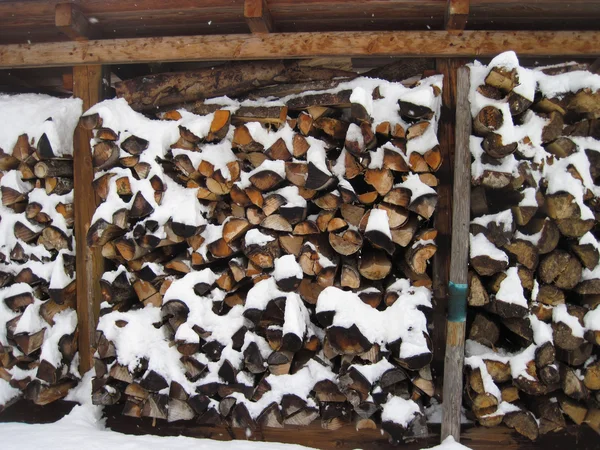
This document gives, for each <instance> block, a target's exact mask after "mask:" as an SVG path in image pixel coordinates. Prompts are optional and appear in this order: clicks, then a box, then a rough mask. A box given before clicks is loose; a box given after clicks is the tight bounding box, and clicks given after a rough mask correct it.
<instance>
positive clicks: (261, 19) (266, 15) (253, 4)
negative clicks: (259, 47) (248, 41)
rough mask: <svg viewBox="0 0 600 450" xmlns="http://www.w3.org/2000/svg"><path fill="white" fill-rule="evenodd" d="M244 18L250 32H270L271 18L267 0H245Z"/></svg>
mask: <svg viewBox="0 0 600 450" xmlns="http://www.w3.org/2000/svg"><path fill="white" fill-rule="evenodd" d="M244 19H246V23H247V24H248V27H249V28H250V31H251V32H252V33H271V32H272V31H273V18H272V17H271V12H270V11H269V5H267V0H245V1H244Z"/></svg>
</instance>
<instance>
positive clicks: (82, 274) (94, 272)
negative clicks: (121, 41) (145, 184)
mask: <svg viewBox="0 0 600 450" xmlns="http://www.w3.org/2000/svg"><path fill="white" fill-rule="evenodd" d="M102 74H103V70H102V66H99V65H94V66H76V67H73V95H74V96H75V97H79V98H81V99H82V100H83V110H84V111H86V110H87V109H88V108H90V107H91V106H92V105H94V104H96V103H98V102H99V101H100V100H102V91H103V76H102ZM91 138H92V134H91V132H90V131H88V130H86V129H84V128H83V127H82V126H81V125H78V126H77V129H76V130H75V137H74V140H73V146H74V152H73V164H74V184H75V186H74V191H75V204H74V207H75V239H76V242H77V253H76V256H77V263H76V271H77V318H78V321H79V341H78V345H79V355H80V357H81V361H80V364H79V370H80V372H81V374H83V373H85V372H87V371H88V370H89V369H90V368H91V367H92V355H93V354H94V352H93V350H92V347H93V346H94V345H95V338H94V336H95V332H96V331H95V330H96V321H97V320H98V313H99V311H100V301H101V300H100V299H101V293H100V284H99V280H100V277H101V276H102V272H103V262H104V261H103V259H102V254H101V252H100V249H96V248H94V249H93V248H90V247H88V246H87V243H86V235H87V231H88V229H89V227H90V222H91V220H92V216H93V215H94V211H95V210H96V194H95V193H94V189H93V188H92V181H93V180H94V169H93V167H92V153H91V149H90V139H91Z"/></svg>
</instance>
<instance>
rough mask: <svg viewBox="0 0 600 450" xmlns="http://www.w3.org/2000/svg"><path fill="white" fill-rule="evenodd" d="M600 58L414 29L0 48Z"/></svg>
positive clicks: (195, 54)
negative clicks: (511, 52)
mask: <svg viewBox="0 0 600 450" xmlns="http://www.w3.org/2000/svg"><path fill="white" fill-rule="evenodd" d="M506 50H514V51H515V52H517V53H518V54H519V56H541V55H545V56H564V57H566V56H584V55H585V56H596V55H600V32H597V31H588V32H578V31H562V32H544V31H515V32H500V31H497V32H496V31H489V32H487V31H463V32H460V33H457V32H447V31H414V32H393V31H392V32H332V33H294V34H281V33H271V34H255V35H248V34H242V35H214V36H188V37H185V36H183V37H182V36H179V37H158V38H137V39H107V40H100V41H99V40H95V41H81V42H54V43H41V44H35V43H34V44H12V45H3V46H0V68H5V69H7V68H17V67H51V66H66V65H80V64H127V63H134V62H137V63H141V62H153V61H160V62H173V61H202V60H245V59H280V58H307V57H320V56H433V57H461V56H465V57H473V56H480V57H485V56H494V55H496V54H498V53H501V52H503V51H506Z"/></svg>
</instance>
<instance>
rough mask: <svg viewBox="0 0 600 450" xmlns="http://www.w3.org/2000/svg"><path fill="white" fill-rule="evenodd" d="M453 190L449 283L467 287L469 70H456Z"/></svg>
mask: <svg viewBox="0 0 600 450" xmlns="http://www.w3.org/2000/svg"><path fill="white" fill-rule="evenodd" d="M454 133H455V153H454V188H453V194H452V199H453V202H452V265H451V266H450V281H452V282H454V283H457V284H466V283H467V271H468V260H469V218H470V215H469V214H470V205H471V196H470V192H471V152H470V151H469V141H470V136H471V109H470V107H469V69H468V68H466V67H463V68H460V69H459V70H458V78H457V99H456V125H455V128H454Z"/></svg>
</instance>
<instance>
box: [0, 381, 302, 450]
mask: <svg viewBox="0 0 600 450" xmlns="http://www.w3.org/2000/svg"><path fill="white" fill-rule="evenodd" d="M92 375H93V373H92V372H91V371H90V372H88V373H86V375H85V377H84V381H83V382H82V383H81V384H80V385H79V387H78V388H76V389H74V390H73V391H71V393H70V394H69V396H68V397H67V399H68V400H73V401H78V402H80V403H81V405H77V406H75V407H74V408H73V410H72V411H71V413H70V414H68V415H66V416H65V417H63V418H62V419H61V420H59V421H58V422H56V423H49V424H35V425H32V424H25V423H0V436H2V440H1V442H2V444H1V448H2V450H13V449H14V450H17V449H18V450H38V449H40V448H43V449H45V450H55V449H56V450H81V449H82V448H85V449H86V450H106V449H110V448H112V449H119V450H137V449H140V450H142V449H144V450H145V449H152V448H163V449H168V450H188V449H190V448H193V449H194V450H302V449H308V448H310V447H304V446H302V445H294V444H281V443H277V442H255V441H242V440H235V441H216V440H211V439H196V438H189V437H184V436H176V437H161V436H152V435H144V436H132V435H127V434H123V433H117V432H115V431H112V430H110V429H107V428H106V426H105V424H104V420H103V419H102V418H101V416H102V410H101V408H100V407H99V406H94V405H92V404H91V395H92V394H91V389H92V386H91V379H92Z"/></svg>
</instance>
